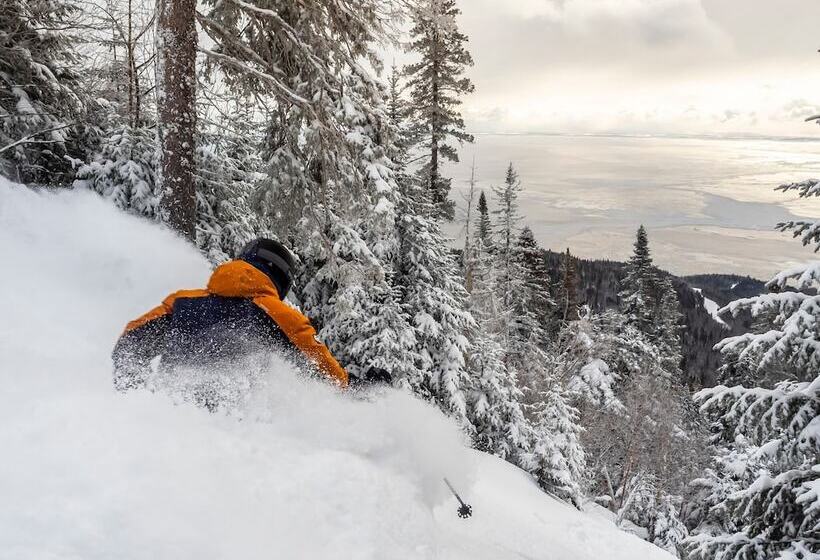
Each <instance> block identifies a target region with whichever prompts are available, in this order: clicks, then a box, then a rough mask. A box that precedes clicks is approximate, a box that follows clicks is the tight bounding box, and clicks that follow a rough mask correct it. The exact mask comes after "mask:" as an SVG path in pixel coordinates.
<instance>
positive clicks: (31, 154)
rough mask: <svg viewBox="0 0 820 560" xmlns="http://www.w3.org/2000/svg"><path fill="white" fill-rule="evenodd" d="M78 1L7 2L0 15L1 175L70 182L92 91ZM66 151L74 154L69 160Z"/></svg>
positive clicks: (20, 179) (32, 181)
mask: <svg viewBox="0 0 820 560" xmlns="http://www.w3.org/2000/svg"><path fill="white" fill-rule="evenodd" d="M77 14H78V9H77V6H76V4H74V3H73V2H68V1H57V0H6V1H4V2H3V5H2V17H0V173H2V174H3V175H6V176H8V177H11V178H12V179H14V180H15V181H18V182H22V183H27V184H44V185H65V184H66V183H67V182H69V181H70V179H71V175H72V168H71V164H70V161H69V160H70V158H84V156H85V154H84V150H83V147H82V146H81V145H78V136H79V135H80V134H81V133H82V131H83V129H84V128H86V127H85V125H84V123H82V122H81V119H82V114H83V112H84V109H85V103H86V101H87V100H86V96H85V95H84V93H83V92H82V90H81V89H80V81H79V77H78V75H77V73H76V72H75V69H74V68H73V66H74V65H75V64H76V63H77V57H76V55H75V50H74V47H75V37H73V36H72V35H71V33H70V31H67V30H69V29H71V28H73V27H75V25H74V22H73V19H74V18H75V17H76V16H77ZM66 156H69V157H68V158H66Z"/></svg>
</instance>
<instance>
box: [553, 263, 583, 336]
mask: <svg viewBox="0 0 820 560" xmlns="http://www.w3.org/2000/svg"><path fill="white" fill-rule="evenodd" d="M557 291H558V295H557V300H558V301H557V306H556V314H557V318H558V321H557V322H558V324H561V323H567V322H572V321H577V320H578V319H579V318H580V315H579V309H580V304H579V303H578V267H577V265H576V264H575V257H573V256H572V254H571V253H570V252H569V248H567V251H566V253H564V255H563V258H562V259H561V279H560V284H559V285H558V290H557Z"/></svg>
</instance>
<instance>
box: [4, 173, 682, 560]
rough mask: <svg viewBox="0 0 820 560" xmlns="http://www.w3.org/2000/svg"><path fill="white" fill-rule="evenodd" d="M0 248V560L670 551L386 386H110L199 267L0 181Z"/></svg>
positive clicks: (161, 234) (183, 252) (169, 243)
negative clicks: (209, 401) (546, 485)
mask: <svg viewBox="0 0 820 560" xmlns="http://www.w3.org/2000/svg"><path fill="white" fill-rule="evenodd" d="M0 255H2V258H3V272H4V273H3V274H2V275H0V310H2V322H1V323H0V454H1V456H2V457H3V460H2V461H0V497H1V498H0V558H2V559H4V560H5V559H6V558H8V559H14V560H34V559H37V560H42V559H78V558H82V559H83V560H94V559H106V560H108V559H111V558H117V559H126V560H127V559H148V558H174V559H196V560H210V559H231V560H235V559H243V560H244V559H250V560H253V559H262V558H265V559H269V558H297V559H298V558H305V559H314V558H345V559H374V560H375V559H404V558H408V559H410V558H414V559H415V558H421V559H427V558H444V559H461V558H463V559H466V558H470V559H487V560H489V559H499V558H546V557H549V558H556V559H561V558H572V559H573V560H585V559H588V560H593V559H597V558H604V557H606V558H612V559H624V560H626V559H630V560H632V559H643V558H646V559H654V558H657V559H661V558H669V557H668V556H666V554H665V553H663V552H662V551H660V550H659V549H657V548H654V547H653V546H651V545H649V544H647V543H645V542H643V541H641V540H639V539H637V538H636V537H634V536H632V535H628V534H626V533H622V532H620V531H618V530H617V529H615V527H614V526H613V525H612V524H611V523H610V522H609V521H608V520H606V519H603V518H601V517H600V516H595V515H588V514H585V513H582V512H579V511H577V510H575V509H573V508H571V507H570V506H567V505H566V504H562V503H560V502H557V501H555V500H553V499H552V498H549V497H548V496H546V495H545V494H543V493H541V492H540V491H539V490H538V489H537V487H536V485H535V484H534V483H533V481H532V480H531V479H530V478H529V477H528V476H527V475H526V474H524V473H523V472H521V471H520V470H518V469H516V468H515V467H512V466H511V465H508V464H506V463H504V462H503V461H500V460H498V459H495V458H492V457H489V456H486V455H484V454H481V453H476V452H474V451H471V450H469V449H468V448H467V447H466V446H465V442H464V438H463V436H462V434H461V432H460V431H459V429H458V428H457V426H456V425H455V424H454V423H452V422H451V421H450V420H448V419H447V418H445V417H444V416H443V415H442V414H441V413H440V412H439V411H438V410H436V409H435V408H433V407H432V406H431V405H429V404H427V403H423V402H421V401H419V400H418V399H415V398H413V397H412V396H410V395H407V394H404V393H402V392H399V391H395V390H382V391H381V392H377V393H373V394H369V395H351V394H345V393H342V392H339V391H338V390H336V389H334V388H333V387H330V386H328V385H327V384H325V383H322V382H320V381H316V380H312V379H308V378H305V377H304V376H301V375H300V374H299V373H298V372H297V371H296V370H295V369H294V368H293V367H291V366H290V365H288V364H287V363H285V362H284V361H282V360H279V359H272V360H270V362H269V363H268V365H267V367H266V368H265V369H264V370H263V371H262V372H261V373H260V374H259V375H257V376H255V377H254V378H253V383H252V384H251V388H252V390H249V391H248V392H247V393H246V394H245V395H244V396H243V398H241V399H239V401H238V402H237V404H236V406H235V408H234V409H233V410H232V411H230V412H229V413H224V412H219V413H213V414H212V413H209V412H207V411H206V410H203V409H201V408H198V407H196V406H194V405H192V404H189V403H186V402H184V400H181V399H179V398H177V396H176V395H174V394H169V393H167V392H164V391H158V392H154V393H151V392H148V391H133V392H130V393H127V394H120V393H117V392H116V391H114V389H113V388H112V384H111V361H110V357H109V354H110V351H111V348H112V346H113V344H114V342H115V340H116V338H117V336H118V335H119V333H120V332H121V330H122V328H123V326H124V324H125V323H126V322H127V321H128V320H130V319H132V318H134V317H136V316H138V315H139V314H141V313H143V312H144V311H146V310H147V309H150V308H151V307H153V306H155V305H156V304H157V303H158V302H159V301H160V300H161V299H162V298H163V297H164V296H165V295H167V294H168V293H170V292H172V291H174V290H177V289H180V288H186V287H199V286H202V285H203V284H204V283H205V281H206V279H207V277H208V274H209V267H208V265H207V263H206V262H205V260H204V259H203V258H202V257H201V256H200V255H199V254H198V253H197V252H196V251H195V250H194V249H193V248H192V247H190V246H189V245H188V244H187V243H185V242H184V241H183V240H181V239H179V238H177V237H176V236H175V235H174V234H172V233H171V232H169V231H167V230H165V229H163V228H161V227H158V226H157V225H156V224H152V223H149V222H146V221H144V220H141V219H138V218H135V217H132V216H129V215H126V214H124V213H122V212H120V211H117V210H115V209H114V208H113V207H111V206H110V205H109V204H107V203H106V202H104V201H103V200H101V199H99V198H98V197H97V196H96V195H93V194H91V193H88V192H83V191H62V192H34V191H32V190H29V189H27V188H25V187H22V186H19V185H13V184H11V183H9V182H7V181H5V180H3V179H0ZM234 373H235V374H236V375H237V378H242V375H243V372H241V371H237V372H234ZM443 476H447V477H448V478H449V479H450V480H451V481H452V482H453V483H454V484H455V486H456V487H457V488H458V489H459V490H460V491H461V492H462V494H464V495H465V497H467V498H468V499H469V500H470V501H472V502H473V505H474V507H475V513H474V516H473V517H472V518H471V519H469V520H460V519H458V518H457V517H456V516H455V509H456V503H455V500H454V499H453V498H452V497H450V496H449V495H448V493H447V489H446V487H445V486H444V484H443V482H442V477H443ZM613 543H615V544H614V545H613Z"/></svg>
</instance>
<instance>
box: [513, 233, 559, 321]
mask: <svg viewBox="0 0 820 560" xmlns="http://www.w3.org/2000/svg"><path fill="white" fill-rule="evenodd" d="M515 250H516V254H517V256H518V259H519V261H520V263H521V265H522V266H523V268H524V272H525V278H524V282H525V283H526V285H527V290H528V293H529V294H530V302H529V304H528V307H529V308H530V309H531V310H532V312H533V314H534V316H535V318H536V320H537V321H538V324H539V325H540V326H541V328H542V329H546V330H549V327H550V321H551V318H552V313H553V311H554V309H555V302H554V301H553V299H552V296H551V294H550V291H551V286H550V276H549V270H548V268H547V261H546V258H545V257H544V251H543V250H542V249H541V247H539V246H538V243H537V242H536V241H535V235H533V233H532V229H530V227H529V226H524V229H522V230H521V234H520V235H519V236H518V240H517V242H516V249H515Z"/></svg>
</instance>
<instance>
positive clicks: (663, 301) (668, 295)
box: [618, 226, 683, 380]
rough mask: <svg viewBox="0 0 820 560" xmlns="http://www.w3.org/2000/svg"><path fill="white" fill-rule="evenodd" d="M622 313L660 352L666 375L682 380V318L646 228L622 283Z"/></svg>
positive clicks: (639, 236)
mask: <svg viewBox="0 0 820 560" xmlns="http://www.w3.org/2000/svg"><path fill="white" fill-rule="evenodd" d="M618 295H619V297H620V300H621V311H622V313H623V314H624V315H626V317H627V318H628V319H629V322H630V324H632V325H634V326H635V327H636V328H638V329H639V330H640V331H641V332H642V333H644V334H645V335H646V337H647V339H648V341H649V342H651V343H652V344H654V345H655V346H656V348H657V351H658V354H659V356H660V359H661V365H662V368H663V371H664V372H665V375H669V376H670V377H671V378H673V379H675V380H678V379H679V378H680V373H681V369H680V366H681V362H682V360H683V357H682V351H681V336H680V329H681V323H682V315H681V312H680V303H679V302H678V297H677V293H676V292H675V288H674V286H673V285H672V281H671V278H670V277H669V275H668V274H665V273H662V272H661V271H659V270H658V269H657V268H656V267H655V266H654V264H653V262H652V256H651V254H650V251H649V240H648V237H647V233H646V228H644V227H643V226H640V228H638V233H637V237H636V240H635V246H634V251H633V254H632V256H631V257H630V259H629V262H628V263H627V264H626V276H625V277H624V279H623V280H622V281H621V291H620V293H619V294H618Z"/></svg>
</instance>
